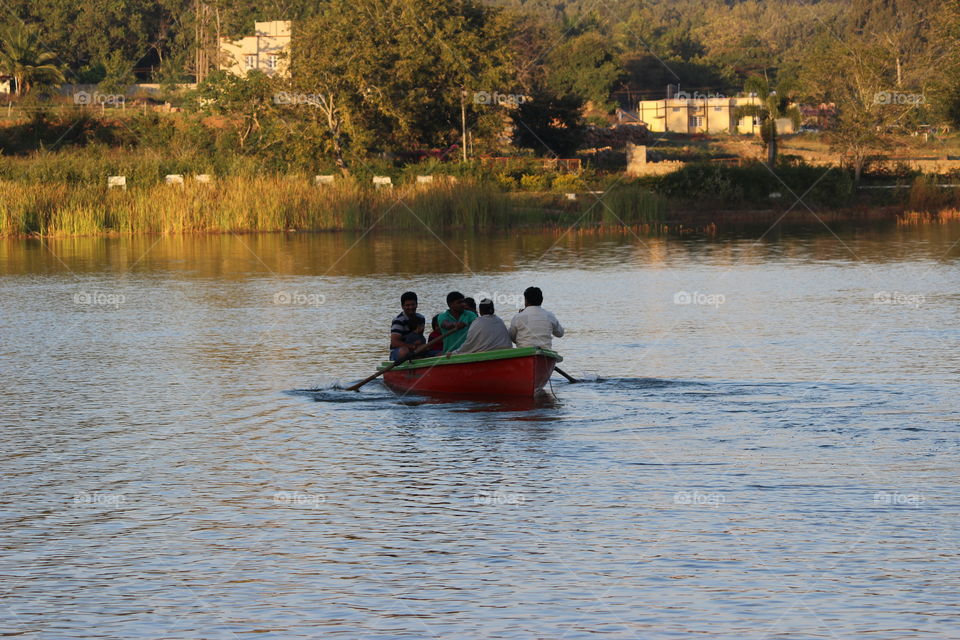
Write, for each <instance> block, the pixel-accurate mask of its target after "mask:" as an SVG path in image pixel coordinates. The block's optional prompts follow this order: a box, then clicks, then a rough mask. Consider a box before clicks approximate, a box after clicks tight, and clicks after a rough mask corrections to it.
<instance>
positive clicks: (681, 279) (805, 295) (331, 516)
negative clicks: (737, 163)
mask: <svg viewBox="0 0 960 640" xmlns="http://www.w3.org/2000/svg"><path fill="white" fill-rule="evenodd" d="M759 235H760V233H759V232H756V233H747V232H743V233H741V234H731V235H727V236H719V237H713V238H704V237H688V238H638V237H635V236H633V235H632V234H630V233H619V234H609V235H603V234H596V233H576V234H565V235H564V234H561V233H515V234H510V235H506V234H505V235H502V236H496V237H473V236H457V235H452V236H449V237H444V238H442V239H437V238H434V237H433V236H432V235H430V234H429V233H426V232H424V233H421V234H414V235H404V236H401V235H382V234H376V233H373V234H368V235H364V236H360V235H349V234H295V235H284V234H273V235H245V236H190V237H167V238H165V237H145V238H113V239H98V238H80V239H70V240H47V241H43V242H41V241H39V240H2V241H0V335H2V343H0V372H2V379H3V382H4V384H3V389H2V391H0V415H2V416H3V430H2V432H0V442H2V447H0V460H2V462H0V483H2V484H0V635H10V636H20V637H29V638H50V639H57V640H62V639H64V638H117V639H128V638H228V639H234V640H236V639H240V638H251V637H256V638H410V639H414V638H416V639H420V638H544V639H556V640H559V639H574V638H592V637H603V638H630V639H633V638H694V637H705V638H797V639H800V638H803V639H807V638H854V637H870V638H877V639H880V638H883V639H886V638H958V637H960V604H958V599H957V593H958V591H960V561H958V552H960V546H958V545H960V526H958V525H960V518H958V514H960V473H958V463H960V455H958V454H960V448H958V431H960V400H958V395H957V393H958V373H960V349H958V347H960V344H958V339H960V329H958V323H960V313H958V308H960V275H958V262H960V245H958V244H957V243H958V240H960V226H958V225H956V224H944V225H929V226H920V227H902V228H885V229H877V230H862V229H859V230H858V229H847V230H844V231H840V232H837V233H833V232H831V231H828V230H826V229H823V228H820V229H808V230H803V229H797V230H794V231H784V230H779V231H776V232H773V233H770V234H767V235H766V236H765V237H763V238H762V239H761V240H757V238H758V236H759ZM529 285H537V286H540V287H541V288H542V289H543V290H544V293H545V297H546V300H545V303H544V306H545V307H547V308H549V309H551V310H553V311H554V312H555V313H556V314H557V316H558V317H559V318H560V320H561V322H562V323H563V324H564V325H565V327H566V329H567V335H566V336H565V337H564V338H563V339H562V340H557V341H556V343H555V346H556V347H557V349H558V350H559V351H560V352H561V353H562V354H563V355H564V357H565V361H564V363H563V364H562V367H563V368H564V369H565V370H566V371H568V372H569V373H571V374H573V375H575V376H578V377H582V378H584V379H585V382H583V383H581V384H576V385H571V384H569V383H567V382H565V381H564V380H563V379H562V378H559V377H555V378H554V380H553V382H552V385H551V388H550V389H548V391H549V393H547V394H545V395H544V396H542V397H540V398H537V399H535V400H531V401H529V402H514V403H497V402H469V401H442V400H438V399H429V398H420V397H415V396H406V397H398V396H395V395H394V394H393V393H391V392H390V391H389V390H387V389H386V388H385V387H383V386H382V385H381V384H380V383H379V382H375V383H371V384H370V385H368V386H367V387H365V388H364V389H363V390H362V391H361V392H360V393H351V392H346V391H340V390H338V389H337V388H336V385H337V383H348V382H352V381H354V380H357V379H360V378H362V377H365V376H366V375H368V374H369V373H371V372H372V371H373V370H374V369H375V366H376V365H377V364H378V363H379V362H380V360H381V359H382V358H383V357H384V355H385V343H386V335H387V332H388V325H389V322H390V319H391V318H392V317H393V316H394V315H396V313H398V311H399V300H398V298H399V295H400V293H401V292H403V291H405V290H407V289H413V290H415V291H417V292H418V293H419V294H420V299H421V312H423V313H425V314H432V313H436V312H438V311H440V310H441V308H442V306H443V298H444V295H445V294H446V292H447V291H449V290H451V289H459V290H460V291H462V292H464V293H465V294H468V295H470V294H474V295H479V294H488V295H491V296H494V297H495V299H496V301H497V302H498V310H499V313H500V315H502V316H503V317H504V318H506V319H508V320H509V318H510V317H511V316H512V315H513V313H514V312H515V310H516V308H517V306H518V303H519V293H520V292H521V291H522V290H523V289H524V288H525V287H526V286H529Z"/></svg>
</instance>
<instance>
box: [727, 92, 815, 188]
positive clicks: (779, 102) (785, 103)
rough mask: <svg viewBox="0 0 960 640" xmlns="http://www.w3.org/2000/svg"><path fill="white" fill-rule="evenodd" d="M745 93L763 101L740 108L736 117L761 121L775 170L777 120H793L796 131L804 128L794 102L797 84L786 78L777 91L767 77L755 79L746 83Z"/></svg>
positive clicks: (761, 127)
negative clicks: (798, 128)
mask: <svg viewBox="0 0 960 640" xmlns="http://www.w3.org/2000/svg"><path fill="white" fill-rule="evenodd" d="M743 91H744V93H747V94H749V95H755V96H756V97H757V99H758V100H759V102H758V103H756V104H746V105H742V106H739V107H737V108H736V109H735V110H734V117H735V118H736V119H737V120H740V118H746V117H752V118H755V119H757V120H759V121H760V137H761V138H762V139H763V144H764V146H765V147H766V149H767V166H769V167H770V168H771V169H772V168H774V167H775V166H776V164H777V142H778V139H779V134H778V132H777V120H779V119H781V118H789V119H790V120H792V121H793V126H794V127H795V128H796V127H799V126H800V108H799V107H798V106H797V105H796V104H794V103H793V100H794V98H796V94H797V88H796V84H795V83H794V82H792V81H790V80H786V79H784V80H781V81H780V82H779V83H778V84H777V86H776V88H774V87H771V85H770V81H769V80H768V79H767V78H765V77H760V76H753V77H752V78H748V79H747V81H746V82H745V83H744V85H743Z"/></svg>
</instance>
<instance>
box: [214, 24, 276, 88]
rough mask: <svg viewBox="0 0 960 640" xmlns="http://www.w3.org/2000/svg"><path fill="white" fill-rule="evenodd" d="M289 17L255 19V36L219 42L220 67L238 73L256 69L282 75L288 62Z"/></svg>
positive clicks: (243, 74) (268, 73)
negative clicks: (261, 20) (268, 20)
mask: <svg viewBox="0 0 960 640" xmlns="http://www.w3.org/2000/svg"><path fill="white" fill-rule="evenodd" d="M290 27H291V22H290V21H289V20H275V21H273V22H257V23H255V24H254V35H252V36H246V37H244V38H240V39H239V40H230V39H229V38H223V39H222V40H221V42H220V67H221V68H222V69H223V70H224V71H229V72H230V73H233V74H235V75H238V76H245V75H246V74H247V72H248V71H253V70H254V69H257V70H259V71H262V72H264V73H265V74H267V75H270V76H272V75H281V76H285V75H287V73H288V68H289V65H290V59H289V55H290Z"/></svg>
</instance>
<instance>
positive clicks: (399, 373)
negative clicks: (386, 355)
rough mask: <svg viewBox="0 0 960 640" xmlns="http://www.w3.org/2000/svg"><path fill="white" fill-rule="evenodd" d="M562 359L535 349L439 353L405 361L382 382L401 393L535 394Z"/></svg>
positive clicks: (385, 376)
mask: <svg viewBox="0 0 960 640" xmlns="http://www.w3.org/2000/svg"><path fill="white" fill-rule="evenodd" d="M561 360H562V358H561V357H560V355H559V354H557V353H555V352H553V351H549V350H546V349H535V348H523V349H501V350H499V351H487V352H484V353H475V354H474V353H471V354H464V355H460V356H450V357H447V356H440V357H439V358H426V359H423V360H414V361H412V362H408V363H404V364H402V365H400V366H398V367H395V368H393V369H391V370H390V371H387V372H386V373H384V374H383V381H384V383H385V384H386V385H387V386H388V387H390V388H391V389H393V390H394V391H397V392H400V393H429V394H450V395H465V396H511V397H516V396H525V397H532V396H534V395H535V394H536V393H537V392H539V391H540V390H541V389H543V387H544V385H545V384H547V381H548V380H549V379H550V376H551V374H553V369H554V367H555V366H556V364H557V362H560V361H561ZM388 364H389V363H384V365H385V366H386V365H388Z"/></svg>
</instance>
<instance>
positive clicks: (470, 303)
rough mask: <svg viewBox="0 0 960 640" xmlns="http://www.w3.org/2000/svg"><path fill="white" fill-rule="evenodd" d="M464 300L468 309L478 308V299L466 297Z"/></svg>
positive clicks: (474, 309)
mask: <svg viewBox="0 0 960 640" xmlns="http://www.w3.org/2000/svg"><path fill="white" fill-rule="evenodd" d="M463 302H464V304H465V305H467V309H470V311H476V310H477V301H476V300H474V299H473V298H464V299H463Z"/></svg>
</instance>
